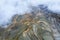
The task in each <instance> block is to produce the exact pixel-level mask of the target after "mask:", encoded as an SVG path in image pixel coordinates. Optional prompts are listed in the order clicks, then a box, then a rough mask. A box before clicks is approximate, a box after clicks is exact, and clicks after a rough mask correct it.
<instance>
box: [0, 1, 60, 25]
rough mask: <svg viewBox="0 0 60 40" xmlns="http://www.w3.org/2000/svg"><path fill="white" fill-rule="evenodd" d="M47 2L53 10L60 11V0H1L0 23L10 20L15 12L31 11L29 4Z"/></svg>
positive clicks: (35, 4) (34, 4)
mask: <svg viewBox="0 0 60 40" xmlns="http://www.w3.org/2000/svg"><path fill="white" fill-rule="evenodd" d="M39 4H46V5H48V8H49V9H50V10H52V11H57V10H59V11H60V6H59V5H60V0H0V24H1V25H2V24H4V23H7V22H9V21H8V20H10V19H11V17H12V16H13V15H14V14H24V12H26V11H27V12H30V8H29V5H33V6H37V5H39Z"/></svg>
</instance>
